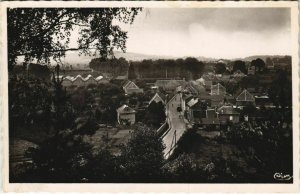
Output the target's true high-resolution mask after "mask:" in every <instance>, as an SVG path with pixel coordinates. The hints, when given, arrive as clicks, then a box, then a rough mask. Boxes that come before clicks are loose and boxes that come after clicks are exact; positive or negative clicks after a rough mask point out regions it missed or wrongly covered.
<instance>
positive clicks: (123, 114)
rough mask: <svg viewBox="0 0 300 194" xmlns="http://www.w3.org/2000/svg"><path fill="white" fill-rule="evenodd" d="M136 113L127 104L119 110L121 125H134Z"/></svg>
mask: <svg viewBox="0 0 300 194" xmlns="http://www.w3.org/2000/svg"><path fill="white" fill-rule="evenodd" d="M135 113H136V111H135V110H134V109H132V108H130V107H129V106H127V105H126V104H124V105H123V106H121V107H119V108H118V109H117V114H118V123H119V124H130V125H132V124H134V123H135Z"/></svg>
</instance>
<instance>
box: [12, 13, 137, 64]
mask: <svg viewBox="0 0 300 194" xmlns="http://www.w3.org/2000/svg"><path fill="white" fill-rule="evenodd" d="M139 10H140V8H63V9H62V8H9V9H8V10H7V18H8V19H7V25H8V26H7V29H8V33H7V34H8V62H9V64H8V65H9V67H10V69H11V68H12V67H13V65H14V64H15V63H16V60H17V57H18V56H24V57H25V62H28V61H30V60H32V59H37V60H38V61H45V62H47V63H49V62H50V58H51V57H53V59H54V60H59V59H60V58H61V57H62V56H64V55H65V52H66V51H68V50H80V52H81V53H84V54H91V53H92V51H91V49H95V50H94V51H95V53H99V54H100V56H101V57H103V58H105V57H107V56H108V55H110V54H112V51H113V49H114V48H117V49H121V50H123V51H125V49H126V45H125V42H126V39H127V32H125V31H123V30H122V29H121V28H120V26H118V25H116V24H114V21H120V22H123V23H132V22H133V20H134V18H135V16H136V15H137V13H138V12H139ZM74 30H78V31H79V35H80V36H79V38H78V40H77V43H78V46H77V47H76V48H70V47H69V43H70V37H71V34H72V31H74Z"/></svg>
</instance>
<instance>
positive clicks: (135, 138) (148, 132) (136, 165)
mask: <svg viewBox="0 0 300 194" xmlns="http://www.w3.org/2000/svg"><path fill="white" fill-rule="evenodd" d="M163 150H164V145H163V142H162V140H161V139H160V138H159V136H158V135H157V133H156V131H155V130H152V129H149V128H147V127H145V126H138V128H137V129H135V130H134V131H133V133H132V134H131V138H130V139H129V141H128V143H127V145H126V146H125V147H123V149H122V152H121V163H122V166H123V168H124V172H123V174H124V176H125V177H124V178H125V181H128V182H159V181H160V179H161V176H162V171H161V168H162V166H163V164H164V157H163Z"/></svg>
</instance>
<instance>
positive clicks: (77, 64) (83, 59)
mask: <svg viewBox="0 0 300 194" xmlns="http://www.w3.org/2000/svg"><path fill="white" fill-rule="evenodd" d="M114 55H115V57H116V58H121V57H123V58H125V59H126V60H128V61H141V60H145V59H152V60H157V59H177V57H173V56H166V55H148V54H141V53H133V52H126V53H123V52H120V51H115V52H114ZM98 57H99V55H96V56H93V55H92V56H85V55H80V56H79V52H78V51H70V52H67V53H66V57H65V58H62V62H63V63H64V64H65V65H67V66H68V65H72V66H73V67H74V68H87V67H88V66H89V63H90V61H91V60H92V59H94V58H98ZM187 57H189V56H185V57H182V58H187ZM191 57H192V56H191ZM268 57H270V58H283V57H284V55H282V56H280V55H254V56H249V57H245V58H236V59H231V60H229V59H222V60H224V61H234V60H244V61H252V60H254V59H257V58H261V59H262V60H264V61H266V58H268ZM195 58H197V59H198V60H199V61H202V62H211V61H218V60H220V59H214V58H210V57H203V56H198V57H195Z"/></svg>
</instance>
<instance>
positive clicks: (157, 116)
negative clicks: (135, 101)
mask: <svg viewBox="0 0 300 194" xmlns="http://www.w3.org/2000/svg"><path fill="white" fill-rule="evenodd" d="M165 119H166V115H165V107H164V105H163V103H162V102H158V103H156V102H152V103H151V104H150V105H149V106H148V108H147V109H146V114H145V117H144V120H145V121H144V122H145V123H146V124H150V125H153V126H155V127H159V126H160V125H161V123H163V122H164V121H165Z"/></svg>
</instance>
